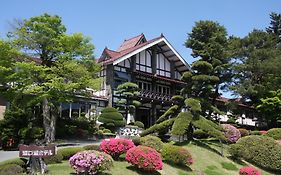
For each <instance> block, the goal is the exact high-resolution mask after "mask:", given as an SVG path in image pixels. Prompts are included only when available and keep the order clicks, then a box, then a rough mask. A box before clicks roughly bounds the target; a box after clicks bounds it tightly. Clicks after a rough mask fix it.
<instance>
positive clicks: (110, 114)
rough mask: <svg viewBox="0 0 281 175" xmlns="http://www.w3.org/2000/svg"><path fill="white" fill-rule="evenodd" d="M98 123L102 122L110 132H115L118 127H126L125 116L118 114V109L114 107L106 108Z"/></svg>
mask: <svg viewBox="0 0 281 175" xmlns="http://www.w3.org/2000/svg"><path fill="white" fill-rule="evenodd" d="M98 121H99V122H102V123H103V124H104V126H105V127H106V128H108V129H110V130H114V129H115V128H116V127H122V126H125V120H124V118H123V115H122V114H121V113H120V112H118V110H117V109H115V108H112V107H106V108H104V109H103V110H102V111H101V114H100V116H99V117H98Z"/></svg>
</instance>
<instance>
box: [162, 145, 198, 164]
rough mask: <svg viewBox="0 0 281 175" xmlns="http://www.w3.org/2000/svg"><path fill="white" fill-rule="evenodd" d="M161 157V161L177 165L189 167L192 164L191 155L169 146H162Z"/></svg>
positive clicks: (181, 149)
mask: <svg viewBox="0 0 281 175" xmlns="http://www.w3.org/2000/svg"><path fill="white" fill-rule="evenodd" d="M161 156H162V158H163V160H165V161H167V162H170V163H173V164H177V165H186V166H189V165H191V164H192V163H193V159H192V157H191V154H190V153H189V152H188V150H187V149H185V148H182V147H180V146H175V145H171V144H165V145H164V147H163V149H162V152H161Z"/></svg>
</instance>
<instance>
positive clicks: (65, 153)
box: [58, 147, 84, 160]
mask: <svg viewBox="0 0 281 175" xmlns="http://www.w3.org/2000/svg"><path fill="white" fill-rule="evenodd" d="M79 151H84V149H83V148H81V147H69V148H62V149H59V150H58V153H60V154H61V155H62V157H63V158H62V159H63V160H68V159H69V158H70V157H71V156H73V155H74V154H76V153H77V152H79Z"/></svg>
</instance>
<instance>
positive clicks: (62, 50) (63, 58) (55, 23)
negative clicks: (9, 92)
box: [6, 14, 99, 143]
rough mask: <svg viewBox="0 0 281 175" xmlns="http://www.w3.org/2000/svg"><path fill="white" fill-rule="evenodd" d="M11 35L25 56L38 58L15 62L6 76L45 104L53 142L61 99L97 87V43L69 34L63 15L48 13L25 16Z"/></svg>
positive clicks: (48, 133)
mask: <svg viewBox="0 0 281 175" xmlns="http://www.w3.org/2000/svg"><path fill="white" fill-rule="evenodd" d="M9 36H10V39H11V40H12V42H13V43H14V45H15V46H16V47H17V48H19V49H20V50H21V51H22V52H23V56H22V58H27V60H28V58H30V57H32V58H35V60H37V61H36V62H34V61H29V62H28V61H18V62H14V63H13V65H14V66H15V72H14V73H13V74H12V75H11V76H9V77H6V79H8V81H10V82H13V83H12V86H10V87H9V88H10V89H13V90H14V92H15V93H17V92H23V93H24V94H28V95H31V96H33V97H34V98H33V99H32V101H31V102H32V103H33V104H41V106H42V115H43V126H44V130H45V140H46V142H48V143H49V142H52V141H54V140H55V126H56V118H57V116H58V108H57V107H58V105H59V103H60V102H65V101H68V100H71V99H72V98H73V97H74V96H75V95H77V94H79V93H83V92H85V91H84V90H85V88H86V87H93V88H96V87H94V86H95V85H96V81H95V78H96V77H95V72H91V71H93V70H94V71H97V70H98V69H99V68H98V65H97V64H96V63H95V60H94V58H93V49H94V46H93V45H92V44H91V43H90V39H89V38H87V37H85V36H83V35H82V34H81V33H74V34H66V27H65V26H64V25H63V24H62V20H61V18H60V17H59V16H56V15H55V16H51V15H48V14H43V15H41V16H36V17H32V18H30V19H26V20H24V21H23V23H21V24H20V25H19V26H17V27H16V29H15V30H14V31H12V32H11V33H10V34H9ZM33 60H34V59H33ZM85 62H87V63H85ZM89 63H90V64H89ZM85 65H88V66H85ZM10 84H11V83H10ZM83 95H86V94H84V93H83Z"/></svg>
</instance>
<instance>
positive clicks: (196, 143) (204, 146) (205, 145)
mask: <svg viewBox="0 0 281 175" xmlns="http://www.w3.org/2000/svg"><path fill="white" fill-rule="evenodd" d="M193 143H194V145H197V146H200V147H202V148H205V149H208V150H209V151H212V152H214V153H216V154H218V155H220V156H222V155H221V152H219V151H218V150H216V149H215V148H212V147H210V146H209V145H208V144H209V143H208V142H207V143H204V142H203V141H200V140H193Z"/></svg>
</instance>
